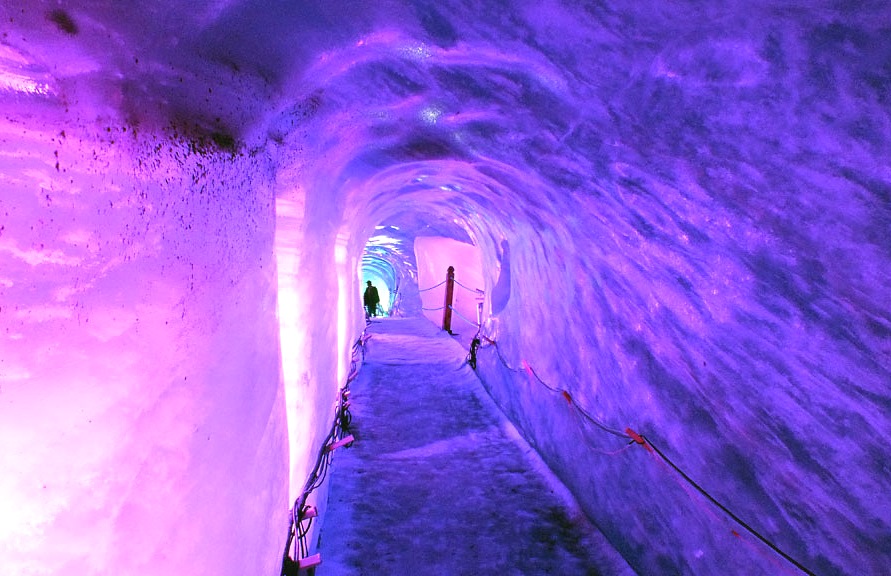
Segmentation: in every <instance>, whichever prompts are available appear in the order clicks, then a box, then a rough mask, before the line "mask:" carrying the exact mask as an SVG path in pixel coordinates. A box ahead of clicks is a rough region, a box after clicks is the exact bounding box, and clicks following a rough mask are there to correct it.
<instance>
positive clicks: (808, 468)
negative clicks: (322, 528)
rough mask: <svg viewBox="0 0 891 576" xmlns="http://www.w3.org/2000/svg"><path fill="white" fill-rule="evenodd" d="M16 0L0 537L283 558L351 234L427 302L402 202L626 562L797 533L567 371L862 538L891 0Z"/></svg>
mask: <svg viewBox="0 0 891 576" xmlns="http://www.w3.org/2000/svg"><path fill="white" fill-rule="evenodd" d="M26 4H27V6H14V7H13V6H6V5H4V6H0V21H3V22H4V26H5V27H6V28H5V29H4V32H5V33H6V35H5V36H4V37H3V38H2V42H0V139H2V152H0V178H2V179H0V469H2V470H4V474H3V475H2V476H0V565H2V566H4V569H6V570H9V571H11V572H12V573H17V574H23V575H37V574H43V573H47V572H48V573H59V572H62V571H65V570H68V571H74V572H76V573H79V574H107V573H109V572H110V571H113V570H114V571H118V572H121V573H140V574H162V573H163V574H186V573H201V570H202V569H207V570H209V571H212V573H214V574H215V575H220V574H232V575H233V576H235V575H236V574H238V575H239V576H240V575H241V574H244V573H247V572H249V571H250V570H248V569H247V568H246V567H254V566H261V567H263V569H264V570H266V569H271V570H275V568H276V565H277V563H278V562H279V561H280V558H281V551H282V550H281V549H282V545H283V543H284V536H285V534H284V531H285V526H286V525H287V515H288V514H287V502H288V501H293V498H294V496H295V492H296V490H297V488H298V487H299V486H300V485H301V484H302V482H303V480H304V478H305V477H306V473H307V470H308V469H309V467H310V466H311V465H312V463H311V459H312V458H314V454H315V450H316V449H317V446H318V444H319V442H320V441H321V440H322V438H323V436H324V433H325V431H326V430H327V428H328V426H329V425H330V421H329V419H330V418H331V406H332V404H333V401H334V398H335V397H336V393H337V387H338V386H339V385H340V384H341V383H342V382H343V381H344V379H345V377H346V374H347V372H348V358H349V350H350V346H351V344H352V342H353V341H354V340H355V338H356V337H357V336H358V334H359V333H360V331H361V329H362V326H363V324H364V318H363V314H362V306H361V300H360V294H361V291H362V287H361V285H360V281H361V274H362V270H363V269H366V270H367V269H371V268H376V269H377V270H378V277H379V278H381V280H382V281H383V282H389V281H390V279H392V282H393V284H392V286H391V285H389V284H388V288H390V289H395V288H396V287H397V286H398V287H399V288H398V293H399V295H400V296H401V297H404V300H403V301H402V302H401V305H397V307H396V310H397V312H399V311H400V310H401V313H403V314H405V315H416V314H418V313H420V308H421V298H420V295H419V293H418V286H417V272H418V267H419V266H421V265H422V263H419V262H417V261H416V260H415V257H414V238H415V237H419V236H420V237H440V238H448V239H452V240H460V241H464V242H469V243H472V244H474V245H476V246H477V247H479V249H480V251H481V253H482V259H483V275H484V278H483V279H484V284H485V286H484V290H485V292H486V298H485V302H484V325H483V329H482V332H483V334H484V335H485V336H486V337H487V338H489V339H491V340H494V341H495V342H497V346H498V350H500V352H501V356H500V357H499V356H498V355H497V354H496V352H495V350H496V349H495V348H494V347H493V346H492V345H487V346H484V347H483V348H482V349H481V350H480V353H479V367H478V373H479V375H480V376H481V378H482V379H483V382H484V385H485V386H486V388H487V389H488V390H489V391H490V393H491V394H492V396H493V398H494V399H495V401H496V402H497V403H498V404H499V406H501V408H502V409H503V410H504V411H505V413H506V414H507V415H508V416H509V417H510V418H511V419H512V421H513V422H514V423H515V424H516V426H517V428H518V429H519V430H520V431H521V433H522V434H523V435H524V436H525V437H526V438H527V439H528V440H529V442H530V443H531V444H532V445H533V446H535V447H536V449H537V450H538V451H539V452H540V453H541V455H542V457H543V459H544V460H545V461H546V462H547V463H548V464H549V465H550V466H551V467H552V469H553V470H554V471H555V473H556V474H557V475H558V476H559V477H560V478H561V479H562V481H564V482H565V483H566V485H567V486H568V488H569V489H570V490H571V491H572V492H573V494H574V495H575V496H576V497H577V498H578V500H579V502H580V504H581V506H582V507H583V509H584V510H585V512H586V513H587V514H588V515H589V516H590V517H591V519H592V520H593V521H594V523H595V524H596V525H597V526H598V527H600V528H601V529H602V530H603V532H604V534H605V535H606V537H607V538H608V539H609V540H610V541H611V542H612V544H613V545H615V546H616V548H617V549H618V550H619V551H620V552H621V553H622V554H623V555H624V557H625V558H626V559H627V560H628V562H629V563H630V564H631V565H632V566H633V567H634V568H635V569H636V570H637V571H638V572H639V573H640V574H697V575H711V574H741V573H745V574H765V575H774V574H796V573H800V571H797V569H796V568H794V567H793V566H792V565H791V564H790V563H789V562H787V561H786V560H784V559H782V558H781V557H780V556H778V555H777V554H776V553H774V552H773V551H771V550H770V549H769V548H767V547H766V546H765V545H764V544H762V543H760V542H759V541H757V540H756V539H754V538H753V537H752V536H751V535H749V534H748V533H747V532H746V531H745V530H742V529H741V528H740V527H739V526H738V525H737V524H735V523H733V522H730V521H729V520H727V518H726V517H725V515H724V514H723V513H722V512H720V511H718V510H717V509H715V508H714V507H713V506H711V505H710V504H709V503H708V502H706V501H705V500H704V499H703V498H702V497H701V496H698V495H697V493H696V492H694V491H693V490H692V489H691V488H690V486H689V485H688V484H686V483H684V482H682V481H680V479H679V477H678V476H677V475H676V474H675V473H674V472H672V470H671V469H670V468H668V467H667V465H665V463H664V462H663V461H662V460H660V459H658V458H655V457H654V456H653V455H652V454H651V453H649V452H647V451H646V450H645V449H644V448H642V447H640V446H632V447H631V449H628V450H624V451H622V452H619V453H615V452H616V451H617V450H619V449H621V448H623V447H624V442H623V441H620V440H618V439H617V438H616V437H614V436H611V435H609V434H605V433H603V432H602V431H600V430H599V429H596V428H592V427H591V426H590V425H588V424H585V423H584V422H583V421H581V420H579V418H578V412H577V410H575V409H574V408H573V407H572V406H573V405H577V406H582V407H584V409H585V410H587V411H588V412H589V413H590V414H591V415H592V416H593V417H595V418H597V419H599V420H600V421H602V422H604V423H606V424H608V425H609V426H610V427H612V428H615V429H618V430H625V428H626V427H627V428H631V429H633V430H635V431H637V432H639V433H642V434H645V435H646V436H647V437H648V438H650V439H651V440H652V441H653V442H654V443H655V444H656V445H658V446H659V447H660V448H661V449H662V450H663V451H664V452H665V453H666V455H669V456H670V457H671V458H672V459H673V460H674V461H675V462H676V463H677V464H678V465H679V466H680V467H681V468H683V469H684V470H685V471H686V472H687V473H689V474H690V476H691V477H692V478H693V479H695V480H697V481H699V482H700V483H701V485H702V486H703V487H704V488H705V489H707V490H708V491H709V492H710V493H711V494H712V495H713V496H714V497H715V498H717V499H718V500H720V501H722V502H725V503H727V504H728V505H729V506H730V508H732V510H733V511H734V512H735V513H736V514H738V515H739V516H740V517H741V518H743V519H745V520H746V521H747V522H749V523H750V524H751V525H752V526H753V527H755V528H757V530H758V531H759V532H761V533H762V534H764V535H765V536H766V537H768V538H769V539H770V540H771V541H772V542H774V543H775V544H776V545H777V546H778V547H779V548H781V549H782V550H784V551H785V552H786V553H787V554H789V555H790V556H792V557H794V558H795V559H796V560H798V561H800V562H801V563H802V564H803V565H804V566H806V567H807V568H808V569H809V570H811V571H813V572H814V573H816V574H820V575H829V574H844V575H852V576H853V575H858V576H859V575H863V574H866V575H876V576H878V575H883V574H888V573H891V469H889V462H891V460H889V458H888V456H887V446H886V444H887V442H886V437H887V436H888V432H889V431H891V393H889V383H891V312H889V308H891V297H889V287H891V169H889V164H888V158H891V112H889V110H891V67H889V61H891V33H889V28H891V6H889V5H888V3H887V2H883V1H879V0H873V1H865V2H859V3H844V2H835V1H830V0H816V1H813V2H806V3H803V2H800V3H792V4H790V3H780V2H769V1H759V0H756V1H754V2H742V1H738V2H735V1H732V0H728V1H725V2H718V3H702V2H695V1H692V0H690V1H681V0H678V1H673V2H666V1H661V0H643V1H641V2H633V3H629V2H617V1H616V2H601V3H569V2H558V1H547V2H539V1H536V2H519V3H503V2H485V1H480V2H476V3H473V4H472V5H467V4H465V3H462V2H454V1H451V0H441V1H438V2H422V1H417V2H409V1H406V2H393V3H385V4H377V3H362V4H357V3H354V2H347V1H346V0H334V1H331V2H324V3H312V4H313V5H312V6H310V5H308V4H310V3H300V2H294V1H292V0H270V1H263V2H260V1H259V0H233V1H229V2H216V1H213V2H211V1H203V0H202V1H197V2H189V3H188V4H187V5H186V4H181V3H176V2H166V3H163V4H162V5H157V4H145V5H139V6H127V7H126V8H119V7H117V6H116V5H113V4H114V3H100V2H92V3H78V5H71V6H60V5H58V4H57V3H56V2H51V1H50V0H38V1H36V2H29V3H26ZM379 227H380V228H379ZM388 227H389V228H388ZM392 227H395V228H396V229H395V230H394V229H393V228H392ZM381 235H385V236H387V237H389V238H391V239H397V240H398V242H394V243H392V244H387V245H386V246H383V249H382V250H381V251H379V252H377V253H374V252H373V251H368V252H366V249H367V247H368V240H369V239H370V238H372V237H375V236H381ZM373 247H374V245H373V244H372V248H373ZM378 247H380V246H378ZM363 254H364V256H363ZM455 266H456V268H459V270H460V263H456V264H455ZM397 304H399V303H397ZM533 372H534V374H537V375H538V376H539V377H540V378H541V379H542V380H543V381H545V382H547V383H548V384H549V385H551V386H554V387H558V388H562V389H565V390H566V391H567V392H568V394H569V397H570V398H571V400H572V403H573V404H572V405H571V404H570V403H569V402H567V399H566V397H565V396H563V395H562V394H555V393H552V392H550V391H549V390H547V389H546V388H545V387H544V386H543V385H541V384H540V383H539V382H538V381H537V380H535V379H534V378H533V377H532V375H531V374H532V373H533ZM62 392H65V394H62ZM61 415H64V418H62V417H61ZM172 422H175V423H176V425H175V426H173V425H172V424H170V423H172ZM160 431H167V432H165V433H161V432H160ZM44 486H46V487H47V488H46V490H47V491H44V488H43V487H44ZM323 492H324V489H323V490H322V491H321V493H322V495H323ZM168 494H169V495H171V499H170V500H166V499H165V498H166V495H168ZM162 502H167V503H168V505H162V504H161V503H162ZM178 502H182V503H184V504H183V505H182V506H179V505H175V504H176V503H178ZM3 506H5V507H6V508H2V507H3ZM269 508H272V509H273V510H271V511H270V510H269ZM220 511H225V514H226V515H227V516H226V517H225V518H223V519H222V520H221V517H220ZM321 512H322V518H324V509H323V508H321ZM227 518H229V519H231V520H232V522H231V523H230V522H228V521H226V519H227ZM236 521H237V523H238V526H239V529H238V530H234V529H229V528H230V524H235V523H236ZM279 532H281V539H280V540H278V539H277V538H276V535H277V534H279ZM172 534H176V535H177V537H176V538H174V537H173V536H171V535H172ZM737 534H738V535H737ZM174 540H175V541H174ZM60 543H64V545H60ZM122 543H124V544H126V545H122ZM135 543H138V546H137V545H136V544H135ZM130 546H133V548H130ZM47 550H52V551H53V553H52V554H47V553H46V551H47Z"/></svg>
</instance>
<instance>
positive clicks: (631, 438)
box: [465, 319, 816, 576]
mask: <svg viewBox="0 0 891 576" xmlns="http://www.w3.org/2000/svg"><path fill="white" fill-rule="evenodd" d="M465 320H466V319H465ZM484 342H485V344H487V345H488V346H485V347H492V348H494V349H495V352H496V354H497V356H498V360H499V361H500V362H501V364H502V365H503V366H504V367H505V368H507V369H508V370H511V371H513V372H525V373H527V374H529V375H530V376H532V377H533V378H534V379H535V380H536V381H537V382H539V383H540V384H541V385H542V386H543V387H544V388H546V389H547V390H549V391H550V392H553V393H556V394H560V395H561V396H563V398H564V399H565V400H566V401H567V402H568V404H569V406H570V407H571V408H572V409H574V410H575V411H576V412H577V413H578V414H579V415H580V416H581V417H582V418H584V419H585V420H586V421H588V422H590V423H591V424H593V425H594V426H595V427H597V428H598V429H600V430H602V431H603V432H606V433H608V434H611V435H613V436H616V437H619V438H623V439H625V440H627V441H628V442H627V443H626V445H625V446H624V447H622V448H620V449H619V450H616V451H613V452H604V453H605V454H608V455H616V454H619V453H620V452H624V451H625V449H626V448H628V447H630V446H631V445H632V444H639V445H641V446H643V447H644V448H645V449H646V450H647V451H648V452H654V453H655V454H657V455H658V456H659V457H660V458H661V459H662V460H663V461H664V462H665V463H666V464H668V465H669V466H670V467H671V468H672V469H673V470H674V471H675V472H677V473H678V474H679V475H680V476H681V478H682V479H683V480H684V481H685V482H687V483H688V484H689V485H690V486H692V487H693V488H694V489H695V490H696V491H697V492H699V493H700V494H702V495H703V496H704V497H705V498H706V499H707V500H708V501H709V502H711V503H712V504H713V505H714V506H716V507H717V508H719V509H720V510H721V511H723V512H724V513H725V514H726V515H727V516H728V517H729V518H730V519H731V520H733V521H734V522H735V523H736V524H738V525H739V526H741V527H742V528H744V529H745V530H746V531H747V532H749V533H750V534H752V535H753V536H754V537H755V538H757V539H758V540H760V541H761V542H762V543H764V544H765V545H766V546H768V547H769V548H770V549H771V550H773V551H774V552H776V553H777V554H778V555H779V556H780V557H782V558H783V559H784V560H786V561H787V562H789V563H790V564H792V565H793V566H795V568H797V569H798V570H800V571H801V572H803V573H804V574H807V575H808V576H816V574H814V573H813V572H812V571H811V570H809V569H808V568H806V567H805V566H804V565H802V564H801V563H800V562H799V561H797V560H795V559H794V558H793V557H792V556H790V555H789V554H787V553H786V552H784V551H783V550H782V549H781V548H780V547H779V546H777V545H776V544H775V543H774V542H772V541H771V540H770V539H768V538H767V537H766V536H764V535H763V534H761V533H760V532H759V531H757V530H756V529H754V528H752V526H751V525H750V524H748V523H747V522H745V521H744V520H742V518H740V517H739V516H737V515H736V514H735V513H733V512H732V511H731V510H730V508H729V507H728V506H726V505H725V504H722V503H721V502H720V501H718V500H717V499H716V498H715V497H714V496H712V495H711V494H710V493H709V492H708V491H707V490H706V489H705V488H703V487H702V486H701V485H700V484H699V483H698V482H696V481H695V480H693V479H692V478H691V477H690V476H689V475H688V474H687V473H686V472H684V471H683V470H682V469H681V468H680V467H679V466H678V465H677V464H675V463H674V462H673V461H672V460H671V459H670V458H668V456H666V455H665V453H664V452H663V451H662V450H661V449H659V448H658V447H657V446H656V445H655V444H653V442H652V441H651V440H650V439H649V438H647V437H646V436H645V435H643V434H638V433H637V432H635V431H634V430H632V429H631V428H626V429H625V431H624V432H622V431H620V430H619V429H617V428H614V427H612V426H609V425H607V424H605V423H603V422H601V421H600V420H598V419H597V418H595V417H593V416H592V415H591V414H590V413H589V412H588V411H587V410H585V408H583V407H582V406H581V405H580V404H578V402H576V401H575V399H574V398H573V397H572V395H571V394H570V392H569V391H568V390H566V389H564V388H559V387H557V386H553V385H550V384H548V383H547V382H545V381H544V380H543V379H542V378H541V377H539V375H538V374H537V373H536V372H535V370H534V369H533V368H532V367H531V366H530V365H529V364H528V363H527V362H526V361H525V360H524V361H523V368H522V369H519V368H514V367H512V366H511V365H510V364H508V362H507V360H506V359H505V358H504V356H503V355H502V353H501V348H500V347H499V346H498V343H497V342H496V341H495V340H492V339H491V338H488V337H487V336H484V335H482V334H479V333H478V334H477V336H476V337H475V338H474V340H473V342H472V343H471V349H470V354H469V356H468V363H469V364H470V366H471V368H473V369H474V370H476V366H477V350H479V349H480V348H483V347H484V346H483V343H484ZM734 534H736V532H735V531H734ZM737 536H738V535H737Z"/></svg>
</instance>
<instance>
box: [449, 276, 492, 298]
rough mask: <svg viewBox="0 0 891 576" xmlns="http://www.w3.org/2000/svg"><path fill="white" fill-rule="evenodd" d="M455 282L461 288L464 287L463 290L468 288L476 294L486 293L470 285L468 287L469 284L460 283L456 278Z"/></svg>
mask: <svg viewBox="0 0 891 576" xmlns="http://www.w3.org/2000/svg"><path fill="white" fill-rule="evenodd" d="M455 284H457V285H458V286H460V287H461V288H464V289H465V290H469V291H470V292H475V293H476V294H480V295H482V294H485V293H486V292H485V291H483V290H480V289H479V288H471V287H469V286H465V285H464V284H461V283H460V282H458V280H457V279H455Z"/></svg>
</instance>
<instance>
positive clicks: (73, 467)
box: [0, 102, 288, 576]
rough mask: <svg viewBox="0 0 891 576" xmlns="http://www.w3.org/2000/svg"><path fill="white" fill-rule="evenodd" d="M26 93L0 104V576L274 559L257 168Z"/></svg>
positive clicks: (169, 569)
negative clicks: (15, 105)
mask: <svg viewBox="0 0 891 576" xmlns="http://www.w3.org/2000/svg"><path fill="white" fill-rule="evenodd" d="M40 106H45V105H44V104H42V103H40V102H37V103H36V104H35V105H34V107H33V108H32V109H28V110H27V111H26V112H27V114H26V113H23V114H22V115H21V116H19V117H16V116H11V115H7V116H6V118H4V119H3V120H2V121H0V141H2V144H0V149H2V152H0V470H2V473H0V566H2V568H0V572H2V573H3V574H16V575H21V576H31V575H35V576H36V575H43V574H63V573H65V574H69V573H70V574H84V575H107V574H113V573H115V574H117V573H119V574H231V575H233V576H234V575H239V576H241V575H243V574H273V573H276V570H278V566H279V565H280V558H281V556H280V555H281V545H282V542H283V536H284V527H285V526H286V525H287V509H288V502H287V436H286V425H285V411H284V407H285V404H284V398H283V397H282V386H281V374H280V369H279V365H280V356H279V348H278V327H277V321H276V275H275V263H274V261H273V230H274V226H275V221H274V200H273V189H272V174H273V171H272V166H271V163H270V162H269V160H268V158H267V157H265V156H264V155H258V156H256V157H253V158H251V157H247V156H242V155H233V154H231V153H230V152H226V151H218V150H216V149H215V147H214V146H213V145H212V144H211V145H209V146H208V145H206V144H201V143H196V142H194V141H188V140H186V139H183V138H179V137H177V136H176V135H174V134H173V133H172V132H168V133H165V134H161V135H158V136H157V137H155V136H150V135H147V134H139V135H137V134H136V133H135V130H134V129H133V127H132V126H129V125H126V124H121V123H117V122H115V121H113V120H111V119H107V120H105V121H97V122H95V123H94V122H79V121H77V119H76V116H74V115H73V114H72V115H67V116H66V115H63V114H56V113H55V112H50V113H47V108H48V107H46V106H45V107H44V108H41V107H40ZM23 111H25V109H24V108H23ZM44 113H47V114H48V116H49V117H50V120H41V117H42V114H44ZM54 114H56V115H55V116H53V115H54Z"/></svg>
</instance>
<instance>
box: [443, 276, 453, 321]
mask: <svg viewBox="0 0 891 576" xmlns="http://www.w3.org/2000/svg"><path fill="white" fill-rule="evenodd" d="M454 295H455V267H454V266H449V270H448V272H447V273H446V292H445V308H443V309H442V329H443V330H445V331H446V332H448V333H449V334H451V333H452V298H453V297H454Z"/></svg>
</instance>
